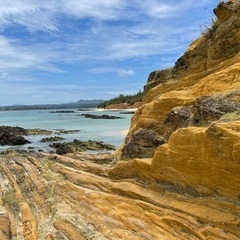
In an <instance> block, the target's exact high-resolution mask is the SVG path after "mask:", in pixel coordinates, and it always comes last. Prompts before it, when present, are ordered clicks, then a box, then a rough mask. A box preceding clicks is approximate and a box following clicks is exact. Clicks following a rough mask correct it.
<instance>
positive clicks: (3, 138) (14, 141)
mask: <svg viewBox="0 0 240 240" xmlns="http://www.w3.org/2000/svg"><path fill="white" fill-rule="evenodd" d="M24 134H26V131H25V129H23V128H20V127H8V126H0V145H2V146H3V145H23V144H26V143H30V141H28V140H27V139H25V138H24V137H23V136H22V135H24Z"/></svg>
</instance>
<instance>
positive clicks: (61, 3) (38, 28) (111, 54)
mask: <svg viewBox="0 0 240 240" xmlns="http://www.w3.org/2000/svg"><path fill="white" fill-rule="evenodd" d="M211 4H212V5H213V3H211ZM209 5H210V3H209V1H207V0H199V1H197V2H194V1H192V0H183V1H176V0H168V1H163V0H145V1H142V0H114V1H113V0H92V1H90V0H79V1H76V0H41V1H39V0H11V1H9V0H0V6H1V8H0V49H1V51H0V82H1V90H0V91H1V92H0V93H1V94H0V95H2V92H3V91H7V90H6V89H15V88H14V86H13V85H11V84H14V83H16V82H21V81H22V84H26V82H29V83H30V82H31V83H32V82H34V81H35V82H38V81H39V82H41V81H42V83H44V82H47V80H48V81H49V82H51V81H52V79H51V77H54V80H53V81H55V82H56V84H59V83H57V82H58V76H60V75H61V77H62V79H61V81H60V80H59V82H61V84H60V85H61V86H60V87H59V88H61V90H60V89H57V88H55V91H58V92H61V94H62V95H63V94H64V88H62V87H63V86H65V87H66V91H67V92H70V93H69V94H70V95H71V94H73V93H72V92H71V91H72V90H70V89H69V88H70V87H69V86H73V87H74V86H77V85H74V84H71V81H73V82H74V83H76V81H79V82H81V81H85V83H87V82H88V81H89V79H91V80H94V81H96V83H97V81H99V77H102V78H103V77H104V74H105V73H113V74H115V76H114V77H116V79H117V78H118V77H125V79H124V78H122V79H121V81H122V82H124V81H127V80H128V79H127V77H131V76H134V75H135V74H136V72H138V73H139V72H141V71H142V69H141V68H142V67H143V68H144V67H146V66H149V64H152V66H154V68H155V66H157V67H159V68H160V67H161V66H162V67H163V66H169V65H171V64H172V63H173V62H174V61H175V60H176V58H177V57H180V55H181V54H182V53H183V51H184V49H185V48H186V46H187V45H188V44H189V43H190V42H191V40H193V39H194V38H195V37H196V36H197V35H198V34H199V32H200V31H201V30H200V27H199V25H200V23H202V22H201V21H203V20H204V19H203V17H202V16H201V15H198V16H195V14H196V13H197V14H198V13H199V12H200V11H202V12H203V10H202V9H203V8H204V6H209ZM205 15H206V16H207V15H208V12H206V14H205ZM169 56H170V57H169ZM153 59H154V61H155V62H154V61H153ZM138 63H141V67H139V66H137V65H136V64H138ZM105 66H108V67H105ZM89 69H90V70H89ZM149 69H151V66H149ZM74 71H75V72H74ZM82 72H85V73H86V75H87V74H89V75H90V76H87V78H83V77H85V75H83V74H82ZM74 74H75V75H74ZM97 74H98V75H97ZM138 75H139V74H138ZM106 76H107V75H106ZM143 77H144V76H143ZM63 79H64V80H63ZM73 79H74V80H73ZM138 81H142V82H143V80H142V79H141V80H140V79H138ZM39 82H38V84H39ZM63 82H65V83H66V84H65V85H64V84H63ZM89 82H90V81H89ZM2 83H8V84H9V85H8V87H6V88H5V90H4V88H3V87H2V86H3V85H2ZM89 84H90V83H89ZM26 85H27V84H26ZM27 86H29V88H26V86H25V85H24V88H23V89H21V90H22V92H21V91H20V89H19V88H16V94H17V92H19V94H21V93H22V95H21V96H23V94H27V91H29V92H31V93H32V94H33V92H34V93H35V94H36V96H39V98H40V95H39V93H40V92H41V93H42V95H43V96H46V95H47V94H49V95H47V96H48V97H49V99H50V93H52V92H53V89H51V87H48V90H49V93H48V92H47V89H43V88H40V87H37V86H35V88H33V86H32V85H30V84H29V85H27ZM67 86H68V87H67ZM24 89H25V91H24ZM76 89H77V90H78V91H79V92H81V89H78V88H77V87H76ZM109 89H110V86H109ZM122 90H123V91H124V89H122ZM133 92H135V91H134V90H133ZM61 94H59V95H61ZM74 94H75V93H74Z"/></svg>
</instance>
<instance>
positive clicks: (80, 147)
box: [49, 139, 115, 154]
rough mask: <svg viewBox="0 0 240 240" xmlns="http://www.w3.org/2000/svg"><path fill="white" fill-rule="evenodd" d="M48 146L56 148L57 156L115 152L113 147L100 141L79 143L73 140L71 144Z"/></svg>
mask: <svg viewBox="0 0 240 240" xmlns="http://www.w3.org/2000/svg"><path fill="white" fill-rule="evenodd" d="M49 146H50V147H52V148H56V153H58V154H66V153H73V152H82V151H97V150H110V151H112V150H115V147H114V146H113V145H111V144H106V143H103V142H102V141H91V140H88V141H80V140H77V139H75V140H73V142H64V143H52V144H50V145H49Z"/></svg>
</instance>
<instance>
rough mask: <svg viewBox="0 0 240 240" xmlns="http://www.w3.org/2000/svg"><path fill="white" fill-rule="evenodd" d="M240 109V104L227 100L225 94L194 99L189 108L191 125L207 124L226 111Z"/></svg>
mask: <svg viewBox="0 0 240 240" xmlns="http://www.w3.org/2000/svg"><path fill="white" fill-rule="evenodd" d="M239 109H240V104H239V103H236V102H233V101H229V100H228V98H227V96H226V97H221V98H216V97H215V98H213V97H209V96H206V97H201V98H198V99H197V100H196V102H195V103H194V105H193V106H192V108H191V111H192V114H193V119H192V121H193V122H192V123H193V125H197V126H203V125H209V124H210V123H211V122H213V121H216V120H219V119H220V117H221V116H223V115H224V114H226V113H230V112H235V111H237V110H239Z"/></svg>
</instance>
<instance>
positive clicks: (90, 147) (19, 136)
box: [0, 126, 115, 154]
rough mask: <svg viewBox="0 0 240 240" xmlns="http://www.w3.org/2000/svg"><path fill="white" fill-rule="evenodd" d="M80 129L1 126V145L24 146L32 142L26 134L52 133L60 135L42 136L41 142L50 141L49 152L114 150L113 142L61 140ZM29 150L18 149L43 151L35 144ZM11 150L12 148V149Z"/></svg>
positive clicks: (23, 151) (24, 151)
mask: <svg viewBox="0 0 240 240" xmlns="http://www.w3.org/2000/svg"><path fill="white" fill-rule="evenodd" d="M79 131H80V130H64V129H57V130H56V131H49V130H45V129H25V128H21V127H10V126H0V146H22V145H25V144H28V145H29V144H31V142H30V141H29V140H27V139H26V138H25V137H26V136H36V135H48V136H49V135H51V134H57V135H58V136H49V137H44V138H42V139H41V140H40V141H39V142H41V143H48V142H49V143H50V144H49V145H48V146H49V147H50V148H51V150H49V151H48V152H49V153H54V152H56V153H58V154H66V153H73V152H84V151H102V150H105V151H113V150H115V147H114V146H113V145H111V144H106V143H104V142H102V141H92V140H88V141H80V140H77V139H74V140H73V141H72V142H60V143H59V141H63V140H65V138H63V137H61V136H59V135H61V134H73V133H76V132H79ZM27 149H28V151H27V150H20V149H19V150H17V151H18V152H22V153H26V152H35V151H38V152H43V150H42V149H38V150H35V147H34V146H31V145H29V146H28V148H27ZM8 152H9V150H8V149H6V150H5V151H3V153H8ZM10 152H11V150H10Z"/></svg>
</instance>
